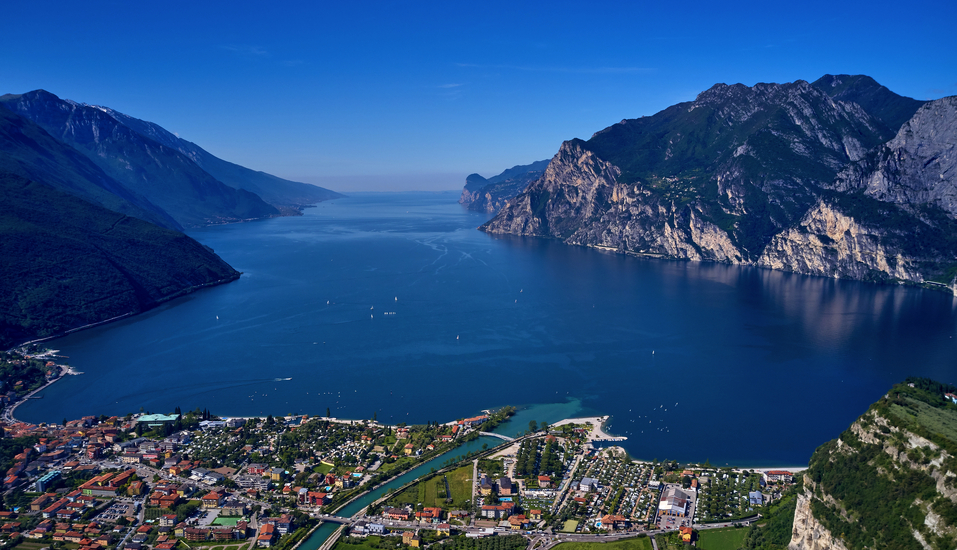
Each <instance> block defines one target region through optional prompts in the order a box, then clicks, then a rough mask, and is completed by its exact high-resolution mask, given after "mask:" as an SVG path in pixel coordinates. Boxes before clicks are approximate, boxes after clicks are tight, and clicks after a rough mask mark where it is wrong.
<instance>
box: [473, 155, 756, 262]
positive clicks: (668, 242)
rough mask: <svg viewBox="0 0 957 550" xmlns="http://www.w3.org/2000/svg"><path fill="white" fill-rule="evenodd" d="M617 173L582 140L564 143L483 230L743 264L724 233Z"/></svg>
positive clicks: (689, 207) (691, 210) (692, 210)
mask: <svg viewBox="0 0 957 550" xmlns="http://www.w3.org/2000/svg"><path fill="white" fill-rule="evenodd" d="M620 174H621V170H619V169H618V168H617V167H616V166H613V165H612V164H611V163H608V162H606V161H603V160H602V159H600V158H598V156H597V155H596V154H595V153H593V152H591V151H588V150H585V149H584V148H582V146H581V143H580V142H576V141H569V142H565V143H564V144H562V147H561V149H560V150H559V152H558V154H557V155H555V158H553V159H552V161H551V162H550V163H549V165H548V168H547V169H546V170H545V174H544V175H543V176H542V178H541V179H539V180H538V181H536V182H534V183H532V184H531V185H530V186H529V188H528V189H527V190H526V192H525V193H522V194H521V195H519V196H518V197H516V198H515V199H513V200H512V201H510V202H509V203H508V204H507V205H506V207H505V210H507V215H501V216H497V217H496V218H494V219H492V220H491V221H489V222H488V223H487V224H485V225H484V226H482V229H483V230H484V231H487V232H489V233H511V234H515V235H529V236H545V237H551V238H556V239H561V240H563V241H565V242H566V243H568V244H577V245H585V246H598V247H604V248H614V249H616V250H622V251H628V252H635V253H639V254H647V255H654V256H668V257H675V258H683V259H689V260H714V261H735V262H739V261H741V254H740V252H739V251H738V250H737V248H736V247H735V245H734V244H733V243H732V242H731V240H730V238H729V236H728V234H727V233H725V232H724V231H722V230H721V229H720V228H718V227H717V226H715V225H714V224H712V223H711V222H709V221H707V220H705V219H703V218H702V216H701V213H700V212H699V211H697V210H696V208H695V206H694V205H679V204H676V203H675V202H674V201H665V200H661V198H660V197H657V196H655V195H654V194H653V193H650V192H648V191H646V190H643V189H642V188H641V187H639V186H632V185H623V184H619V183H618V182H617V178H618V176H619V175H620Z"/></svg>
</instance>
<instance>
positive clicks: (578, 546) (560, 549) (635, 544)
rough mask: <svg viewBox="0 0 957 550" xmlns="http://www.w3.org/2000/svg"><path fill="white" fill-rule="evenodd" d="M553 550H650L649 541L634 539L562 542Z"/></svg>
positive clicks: (639, 538) (643, 538)
mask: <svg viewBox="0 0 957 550" xmlns="http://www.w3.org/2000/svg"><path fill="white" fill-rule="evenodd" d="M566 525H567V522H566ZM554 550H651V539H649V538H648V537H636V538H633V539H622V540H618V541H615V542H563V543H561V544H559V545H558V546H555V547H554Z"/></svg>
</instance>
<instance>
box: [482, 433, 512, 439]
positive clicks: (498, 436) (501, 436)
mask: <svg viewBox="0 0 957 550" xmlns="http://www.w3.org/2000/svg"><path fill="white" fill-rule="evenodd" d="M479 435H487V436H489V437H497V438H499V439H502V440H504V441H515V438H514V437H509V436H507V435H502V434H494V433H492V432H479Z"/></svg>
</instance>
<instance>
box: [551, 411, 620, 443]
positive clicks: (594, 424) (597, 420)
mask: <svg viewBox="0 0 957 550" xmlns="http://www.w3.org/2000/svg"><path fill="white" fill-rule="evenodd" d="M608 418H609V417H608V416H586V417H584V418H566V419H565V420H559V421H558V422H556V423H554V424H552V426H551V427H553V428H555V427H558V426H563V425H565V424H590V425H591V430H589V432H588V441H594V440H596V439H612V438H616V439H621V440H624V439H628V438H627V437H621V436H615V435H611V434H608V433H605V431H604V430H603V429H602V426H603V425H604V424H605V422H607V421H608Z"/></svg>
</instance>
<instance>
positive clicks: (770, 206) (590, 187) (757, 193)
mask: <svg viewBox="0 0 957 550" xmlns="http://www.w3.org/2000/svg"><path fill="white" fill-rule="evenodd" d="M829 76H831V78H830V79H828V78H824V79H822V80H823V82H822V80H819V81H818V82H819V83H822V84H830V83H834V82H837V83H838V84H841V85H840V86H838V85H835V86H833V87H832V89H831V90H830V91H831V92H832V93H834V95H836V96H843V97H851V96H855V94H856V95H857V96H860V97H865V98H874V97H878V98H879V99H880V100H879V101H877V100H874V101H871V103H872V104H874V105H876V106H877V107H876V108H877V112H876V114H875V115H871V114H870V113H868V112H867V111H866V110H865V109H864V108H863V107H861V105H859V104H857V103H855V102H852V101H842V100H840V99H835V98H834V97H832V96H831V95H830V94H828V93H827V92H826V91H825V90H823V89H821V88H820V87H819V86H816V85H812V84H810V83H808V82H806V81H803V80H798V81H795V82H792V83H785V84H756V85H754V86H751V87H748V86H744V85H742V84H735V85H726V84H716V85H714V86H712V87H711V88H709V89H708V90H705V91H703V92H701V93H700V94H698V96H697V97H696V99H695V100H694V101H690V102H684V103H679V104H677V105H673V106H671V107H668V108H666V109H664V110H662V111H660V112H659V113H656V114H655V115H652V116H650V117H642V118H639V119H626V120H623V121H621V122H619V123H617V124H614V125H612V126H609V127H607V128H605V129H603V130H600V131H598V132H596V133H595V134H594V135H593V137H592V138H590V139H589V140H587V141H584V140H579V139H572V140H569V141H566V142H565V143H564V144H563V145H562V146H561V148H560V149H559V152H558V154H556V155H555V157H553V158H552V160H551V161H550V163H549V166H548V168H547V169H546V170H545V172H544V174H543V175H542V177H541V178H539V179H538V180H536V181H534V182H532V183H530V184H529V185H528V187H527V188H526V189H525V191H523V192H522V193H520V194H519V195H517V196H516V197H514V198H513V199H511V200H510V201H509V202H508V204H506V205H505V206H504V207H503V208H502V210H501V211H500V212H499V213H498V214H497V215H496V216H495V217H493V218H492V219H491V220H489V221H488V222H487V223H486V224H484V225H483V226H481V227H480V229H481V230H483V231H486V232H489V233H509V234H517V235H526V236H538V237H549V238H556V239H560V240H562V241H564V242H565V243H567V244H573V245H584V246H599V247H602V248H608V249H613V250H618V251H620V252H625V253H630V254H638V255H647V256H652V257H667V258H675V259H686V260H694V261H720V262H728V263H735V264H743V265H761V266H764V267H771V268H774V269H782V270H790V271H796V272H799V273H805V274H811V275H824V276H830V277H844V278H853V279H861V280H869V281H904V282H914V283H923V282H926V281H935V282H940V283H943V284H946V285H947V286H948V287H951V288H952V289H953V290H957V279H955V278H954V276H957V243H955V242H953V240H952V239H950V238H949V237H947V235H948V233H949V231H950V228H951V223H952V222H951V220H952V217H948V216H944V217H941V216H940V215H939V214H940V208H936V207H934V206H933V205H923V206H921V207H920V208H916V209H914V208H911V209H910V210H908V208H907V206H906V205H904V204H902V203H900V201H898V203H897V204H892V203H889V202H887V201H877V200H876V199H875V197H874V196H864V197H863V198H861V199H858V198H855V197H857V196H858V195H859V194H860V193H859V192H858V191H852V190H850V187H851V186H850V184H844V185H843V187H842V184H840V183H835V182H840V181H842V180H841V178H842V177H844V178H847V177H849V176H841V174H844V171H845V170H854V169H855V168H854V167H858V168H857V170H858V171H860V172H861V175H859V179H860V178H864V177H865V175H864V174H863V172H864V171H866V170H868V167H869V166H877V164H875V163H877V162H878V161H876V160H875V159H876V158H877V155H878V151H880V150H882V149H881V148H882V147H890V146H889V145H888V144H891V143H892V141H893V140H895V139H897V140H898V141H899V143H898V144H897V146H896V149H893V150H894V151H901V150H906V151H909V152H910V153H909V154H911V156H912V157H913V160H912V161H911V164H909V165H908V166H911V167H916V166H917V163H920V162H927V161H933V159H931V158H930V157H925V156H920V154H922V153H921V152H926V151H928V150H929V148H928V147H929V146H930V145H929V143H931V142H933V143H936V144H937V145H936V146H930V147H931V148H933V147H936V149H935V150H939V151H940V152H941V154H942V155H944V157H941V156H940V155H938V157H935V158H938V161H937V164H933V162H932V164H933V166H936V167H938V168H939V170H943V171H945V172H946V171H947V170H951V168H950V167H951V166H952V159H953V155H951V156H949V157H947V156H946V154H949V153H947V152H948V151H951V150H952V145H951V146H948V145H947V143H949V142H948V141H947V140H948V139H951V137H950V135H949V134H947V133H946V132H945V131H944V129H946V128H948V127H950V128H952V127H953V126H954V125H955V124H957V120H951V118H957V115H955V114H954V113H951V111H950V110H948V109H945V108H944V107H942V105H945V104H947V102H948V101H949V100H948V99H946V98H945V99H944V100H937V102H930V103H924V102H917V101H916V100H910V99H909V98H901V96H896V94H894V96H895V97H897V98H900V100H899V101H896V100H893V97H891V96H888V95H887V94H893V93H892V92H890V91H886V93H885V92H884V90H886V88H883V87H880V86H879V85H876V82H874V81H873V79H869V78H851V77H846V75H844V76H838V77H833V76H832V75H829ZM875 85H876V88H875ZM855 86H857V88H856V87H855ZM858 88H859V89H858ZM875 90H876V91H875ZM915 106H916V108H915ZM910 109H914V112H913V113H912V114H911V117H910V118H909V119H908V121H910V120H914V119H915V117H917V118H920V117H921V116H924V117H925V118H926V116H925V115H921V113H924V112H926V111H927V109H932V110H933V109H936V111H934V112H935V113H945V114H944V115H940V116H942V117H943V122H941V123H940V124H936V125H934V124H930V125H928V124H923V125H921V126H920V128H923V129H926V128H931V127H932V128H934V129H935V132H936V133H933V135H931V133H928V132H923V133H921V132H915V131H911V132H910V133H907V132H905V133H904V134H901V133H900V131H902V129H903V128H905V127H908V123H909V122H905V123H903V124H902V125H901V127H899V128H891V127H889V126H888V122H887V121H893V120H896V119H895V118H894V117H899V115H900V113H901V112H907V111H909V110H910ZM915 124H916V123H915ZM948 124H949V125H950V126H948ZM928 139H930V142H928ZM949 147H950V148H949ZM888 150H890V149H888ZM919 153H920V154H919ZM945 153H946V154H945ZM888 155H890V156H893V155H891V154H890V153H885V161H886V158H890V157H889V156H888ZM915 155H916V156H915ZM898 156H899V155H898ZM918 157H920V158H918ZM895 158H896V157H895ZM941 158H942V159H943V160H939V159H941ZM947 159H951V160H947ZM878 164H879V163H878ZM884 166H885V167H887V166H890V165H889V164H888V163H887V162H885V163H884ZM894 166H896V165H894ZM913 171H914V170H912V172H913ZM949 174H952V172H947V175H945V174H944V172H940V175H941V177H943V178H944V180H946V181H945V185H943V188H944V191H941V192H940V193H939V194H940V195H941V196H942V197H945V199H944V200H945V202H946V204H948V205H953V200H952V199H951V197H952V196H953V195H954V193H953V188H954V187H955V184H954V183H953V181H952V179H953V178H952V177H951V176H950V175H949ZM924 183H926V182H924ZM948 190H949V191H948ZM865 199H867V200H865ZM869 199H875V200H874V201H871V200H869ZM822 201H823V202H822ZM888 209H889V210H888ZM882 211H886V212H885V214H884V215H881V214H880V213H879V212H882ZM852 213H856V214H857V215H858V216H859V217H861V216H862V219H860V220H858V219H856V218H854V215H852ZM842 220H843V221H842ZM848 220H850V221H848ZM887 220H893V221H894V223H895V224H896V225H895V227H893V228H890V230H888V229H887V228H883V227H881V222H882V221H887ZM821 223H823V225H821ZM835 224H836V225H835ZM842 224H843V225H842ZM862 224H863V225H862ZM875 224H876V225H875ZM839 225H840V226H842V227H845V230H846V231H849V233H847V235H848V238H847V239H844V240H843V241H842V242H840V243H838V244H837V245H835V238H836V237H842V236H843V235H844V233H841V235H837V234H834V235H828V234H827V233H828V232H827V231H826V230H823V232H822V228H826V227H831V226H834V227H836V226H839ZM812 226H813V227H812ZM865 226H866V227H865ZM905 226H906V227H905ZM802 228H803V229H802ZM795 232H796V233H795ZM832 233H833V232H832ZM812 234H813V236H812ZM917 234H919V235H922V236H923V237H931V236H933V241H932V242H931V243H930V245H929V246H928V245H927V244H926V243H924V244H922V243H920V242H915V239H914V238H911V237H912V236H913V235H917ZM855 235H861V239H857V237H855ZM865 235H869V236H865ZM855 239H857V240H855ZM918 240H919V239H918ZM875 257H876V258H878V259H877V260H874V258H875ZM801 258H803V259H801ZM881 258H883V259H881Z"/></svg>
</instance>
